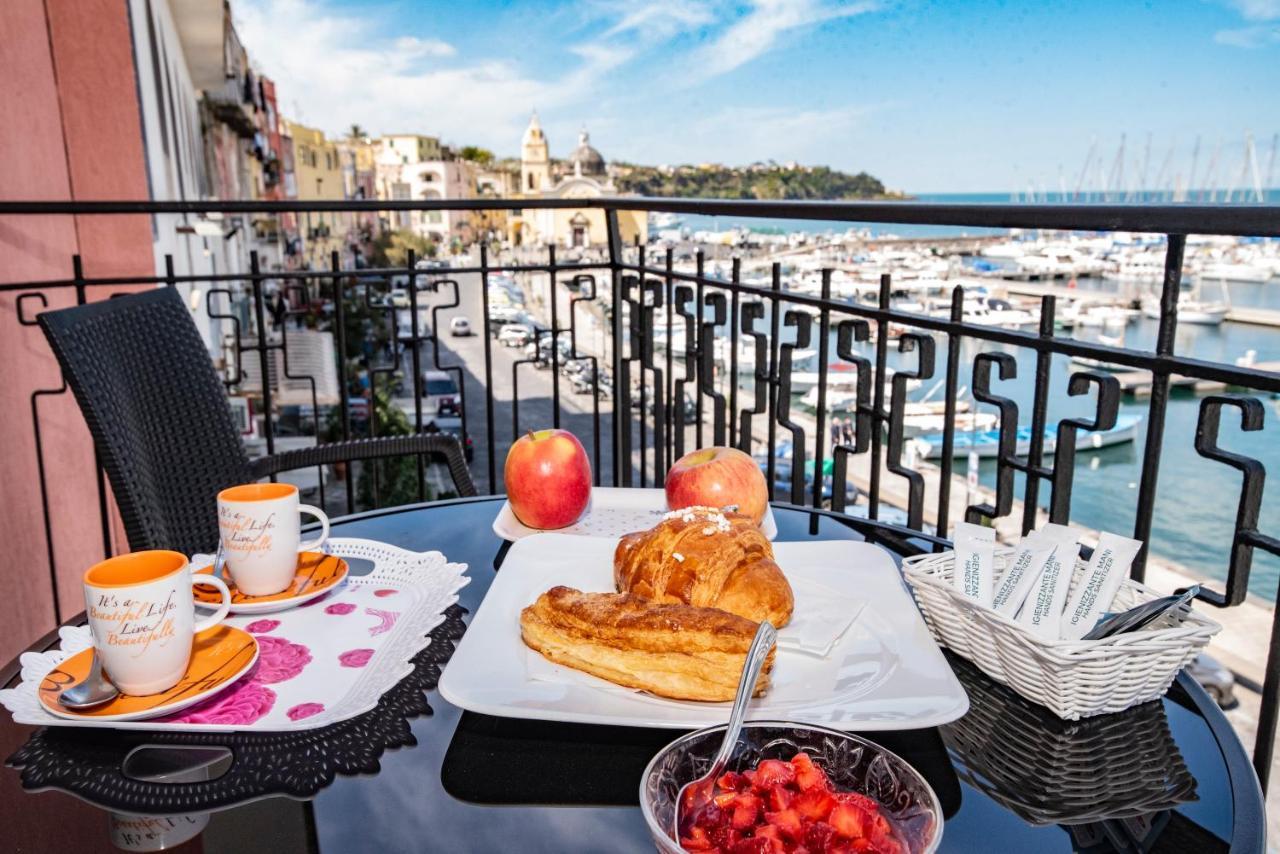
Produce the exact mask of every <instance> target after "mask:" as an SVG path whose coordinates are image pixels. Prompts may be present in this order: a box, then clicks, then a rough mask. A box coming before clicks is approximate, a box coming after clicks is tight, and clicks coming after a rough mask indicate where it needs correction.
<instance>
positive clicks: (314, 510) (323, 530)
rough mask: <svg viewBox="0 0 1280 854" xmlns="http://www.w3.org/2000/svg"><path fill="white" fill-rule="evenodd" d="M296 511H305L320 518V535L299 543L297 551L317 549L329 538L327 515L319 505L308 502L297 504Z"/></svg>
mask: <svg viewBox="0 0 1280 854" xmlns="http://www.w3.org/2000/svg"><path fill="white" fill-rule="evenodd" d="M298 512H299V513H305V514H306V515H308V516H315V517H316V518H317V519H319V520H320V536H318V537H316V538H315V539H314V540H312V541H311V542H309V543H299V544H298V552H299V553H301V552H312V551H319V550H320V549H321V548H322V547H323V546H324V544H325V542H326V541H327V540H328V539H329V517H328V516H326V515H325V512H324V511H323V510H321V509H320V508H319V507H312V506H311V505H310V504H299V505H298Z"/></svg>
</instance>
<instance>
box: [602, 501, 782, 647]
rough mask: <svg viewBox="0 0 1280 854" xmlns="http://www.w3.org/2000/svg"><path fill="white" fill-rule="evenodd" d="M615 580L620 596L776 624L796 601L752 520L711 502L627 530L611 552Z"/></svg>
mask: <svg viewBox="0 0 1280 854" xmlns="http://www.w3.org/2000/svg"><path fill="white" fill-rule="evenodd" d="M613 581H614V585H615V586H616V588H617V590H618V592H619V593H631V594H634V595H636V596H640V597H642V598H644V599H649V600H651V601H653V602H659V603H662V602H668V603H674V602H681V603H684V604H686V605H696V606H699V607H705V608H719V609H721V610H722V611H728V612H729V613H731V614H737V615H738V616H740V617H746V618H747V619H748V620H751V621H753V622H756V623H759V622H760V621H761V620H768V621H769V622H771V623H773V625H774V626H775V627H777V628H782V627H783V626H785V625H786V624H787V623H788V622H789V621H790V620H791V610H792V608H793V607H794V605H795V599H794V597H793V595H792V592H791V585H790V584H788V583H787V579H786V577H785V576H784V575H783V574H782V570H781V569H779V568H778V565H777V564H776V563H774V561H773V546H772V545H770V543H769V540H768V539H767V538H766V537H765V536H764V534H762V533H760V529H759V528H758V527H757V526H756V525H755V523H754V522H753V521H752V520H751V518H750V517H748V516H744V515H742V514H739V513H723V512H721V511H719V510H717V509H715V508H711V507H686V508H684V509H683V510H673V511H672V512H670V513H668V514H667V515H666V516H665V517H664V518H663V520H662V521H661V522H660V523H658V524H657V525H656V526H654V527H653V528H651V529H649V530H648V531H641V532H638V533H634V534H627V535H625V536H624V537H623V538H622V539H621V541H619V543H618V547H617V549H616V550H615V551H614V553H613Z"/></svg>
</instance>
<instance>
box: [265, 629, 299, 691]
mask: <svg viewBox="0 0 1280 854" xmlns="http://www.w3.org/2000/svg"><path fill="white" fill-rule="evenodd" d="M310 663H311V651H310V650H309V649H307V648H306V647H305V646H303V645H302V644H297V643H292V642H290V641H287V640H285V639H284V638H277V637H271V636H264V637H259V638H258V672H257V674H255V675H254V677H253V679H254V681H255V682H261V683H263V684H264V685H270V684H272V683H275V682H284V681H285V680H287V679H292V678H293V677H295V676H297V675H298V674H299V673H301V672H302V668H304V667H306V666H307V665H308V664H310Z"/></svg>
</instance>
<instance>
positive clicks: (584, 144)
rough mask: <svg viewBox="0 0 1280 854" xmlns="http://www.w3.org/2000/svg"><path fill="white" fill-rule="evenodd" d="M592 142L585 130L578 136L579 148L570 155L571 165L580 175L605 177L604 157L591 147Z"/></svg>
mask: <svg viewBox="0 0 1280 854" xmlns="http://www.w3.org/2000/svg"><path fill="white" fill-rule="evenodd" d="M590 140H591V138H590V136H589V135H588V134H587V132H586V131H585V130H584V131H583V132H582V133H580V134H579V135H578V147H577V148H575V149H574V150H573V154H570V155H569V165H570V166H572V167H573V170H574V172H576V173H578V174H580V175H603V174H604V157H602V156H601V155H600V152H598V151H596V150H595V149H594V148H592V147H591V141H590Z"/></svg>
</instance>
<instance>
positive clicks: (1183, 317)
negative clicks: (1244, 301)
mask: <svg viewBox="0 0 1280 854" xmlns="http://www.w3.org/2000/svg"><path fill="white" fill-rule="evenodd" d="M1220 284H1221V286H1222V300H1221V301H1216V302H1215V301H1209V300H1204V299H1201V296H1200V282H1196V284H1195V287H1193V288H1192V289H1191V291H1190V292H1188V293H1186V294H1183V295H1179V297H1178V322H1179V323H1191V324H1195V325H1198V326H1217V325H1219V324H1220V323H1222V321H1224V320H1226V319H1227V312H1228V311H1230V310H1231V301H1230V296H1229V295H1228V293H1227V284H1226V282H1225V281H1224V282H1220ZM1142 313H1143V314H1144V315H1145V316H1147V317H1150V318H1154V319H1156V320H1159V319H1160V298H1159V297H1157V296H1155V295H1154V294H1151V295H1148V296H1147V297H1146V298H1144V299H1143V300H1142Z"/></svg>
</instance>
